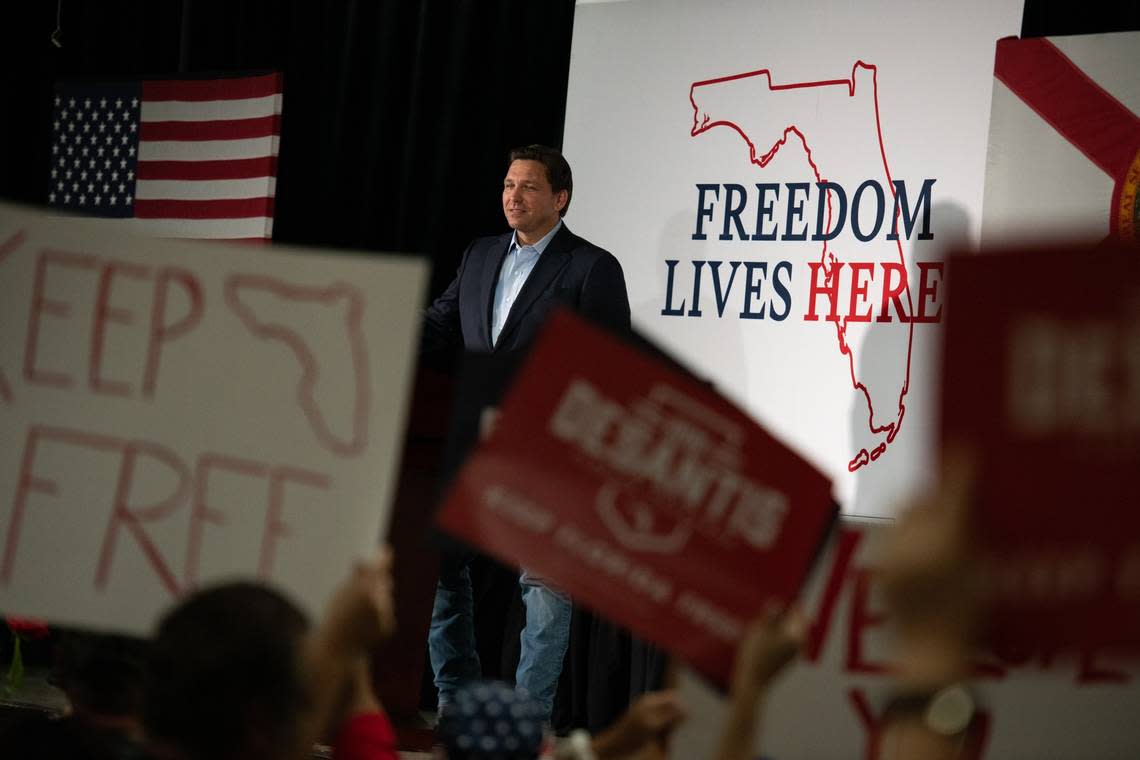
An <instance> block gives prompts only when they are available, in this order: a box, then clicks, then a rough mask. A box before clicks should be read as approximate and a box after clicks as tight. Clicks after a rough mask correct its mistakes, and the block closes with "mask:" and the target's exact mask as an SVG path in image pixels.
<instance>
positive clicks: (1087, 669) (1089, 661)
mask: <svg viewBox="0 0 1140 760" xmlns="http://www.w3.org/2000/svg"><path fill="white" fill-rule="evenodd" d="M1097 655H1098V652H1096V651H1093V650H1085V651H1083V652H1081V665H1080V670H1078V671H1077V683H1078V684H1082V685H1084V684H1094V683H1119V684H1124V683H1131V682H1132V676H1130V675H1128V674H1127V673H1125V672H1124V671H1121V670H1108V669H1107V668H1102V667H1100V666H1099V665H1098V664H1097V661H1096V658H1097Z"/></svg>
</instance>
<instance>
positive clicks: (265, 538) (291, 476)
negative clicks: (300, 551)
mask: <svg viewBox="0 0 1140 760" xmlns="http://www.w3.org/2000/svg"><path fill="white" fill-rule="evenodd" d="M289 481H292V482H294V483H301V484H303V485H307V486H309V487H311V488H320V489H324V490H328V487H329V479H328V477H327V476H326V475H321V474H319V473H315V472H309V471H308V470H298V469H295V468H292V467H274V468H273V471H272V472H271V473H270V475H269V508H268V509H266V510H265V533H264V534H263V535H262V539H261V558H260V559H259V560H258V563H257V574H258V576H259V577H261V578H263V579H266V578H269V577H270V576H271V575H272V573H273V560H274V557H275V555H276V548H277V540H278V539H279V538H282V537H286V536H288V535H289V526H288V525H286V524H285V523H284V522H283V521H282V520H281V510H282V508H283V506H284V501H285V483H286V482H289Z"/></svg>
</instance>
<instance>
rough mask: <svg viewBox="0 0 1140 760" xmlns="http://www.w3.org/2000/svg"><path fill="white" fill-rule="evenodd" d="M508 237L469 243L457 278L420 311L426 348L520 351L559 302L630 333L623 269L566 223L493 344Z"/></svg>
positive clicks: (537, 264) (533, 271) (521, 292)
mask: <svg viewBox="0 0 1140 760" xmlns="http://www.w3.org/2000/svg"><path fill="white" fill-rule="evenodd" d="M511 234H512V233H509V232H508V233H507V234H505V235H496V236H493V237H484V238H478V239H476V240H475V241H474V242H472V243H471V245H469V246H467V250H466V251H464V253H463V259H462V261H460V263H459V271H458V272H457V273H456V275H455V279H454V280H453V281H452V282H451V284H450V285H449V286H448V287H447V290H445V291H444V292H443V294H442V295H441V296H440V297H439V298H437V299H435V301H434V302H433V303H432V305H431V306H429V307H428V308H427V311H426V312H425V313H424V332H423V340H422V346H423V349H424V350H425V351H436V350H451V351H455V350H466V351H481V352H492V351H493V352H495V353H502V352H513V351H519V350H523V349H525V348H527V347H529V345H530V343H531V341H533V340H534V337H535V335H537V333H538V331H539V328H541V326H542V323H543V320H545V319H546V316H547V314H548V313H549V312H550V311H551V309H553V308H554V307H555V306H557V305H559V304H563V305H567V306H569V307H571V308H572V309H574V310H575V311H577V312H578V313H580V314H582V315H583V316H585V317H587V318H588V319H590V320H592V321H594V322H596V323H598V324H601V325H603V326H605V327H609V328H611V329H615V330H617V331H625V330H628V329H629V295H628V294H627V293H626V289H625V276H624V275H623V274H622V270H621V264H619V263H618V260H617V259H616V258H614V257H613V255H612V254H611V253H609V251H605V250H603V249H601V248H599V247H598V246H596V245H594V244H592V243H590V242H589V241H586V240H583V239H582V238H580V237H578V236H577V235H575V234H574V233H573V232H571V231H570V230H569V229H568V228H567V227H566V224H565V223H563V225H562V229H560V230H559V231H558V234H556V235H555V236H554V237H553V238H552V239H551V240H550V243H549V244H548V245H547V246H546V250H544V251H543V252H542V255H541V256H539V257H538V261H537V262H536V263H535V265H534V269H533V270H532V271H531V273H530V276H529V277H527V280H526V282H525V283H524V284H523V287H522V290H520V291H519V295H518V298H516V299H515V302H514V304H513V305H512V306H511V310H510V312H509V314H508V315H507V320H506V322H504V323H503V329H502V331H501V332H500V333H499V340H498V342H497V343H496V344H495V345H494V346H492V345H491V310H492V308H493V305H494V301H495V288H496V287H497V286H498V283H499V270H500V269H501V268H502V265H503V259H505V258H506V255H507V247H508V246H509V245H510V243H511Z"/></svg>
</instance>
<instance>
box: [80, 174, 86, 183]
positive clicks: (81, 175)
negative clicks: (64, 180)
mask: <svg viewBox="0 0 1140 760" xmlns="http://www.w3.org/2000/svg"><path fill="white" fill-rule="evenodd" d="M79 179H81V180H83V181H84V182H86V181H87V172H80V173H79Z"/></svg>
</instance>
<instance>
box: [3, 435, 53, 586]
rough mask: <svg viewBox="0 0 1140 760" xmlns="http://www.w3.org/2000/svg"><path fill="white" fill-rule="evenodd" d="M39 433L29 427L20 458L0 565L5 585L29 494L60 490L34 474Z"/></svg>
mask: <svg viewBox="0 0 1140 760" xmlns="http://www.w3.org/2000/svg"><path fill="white" fill-rule="evenodd" d="M39 433H40V430H39V428H36V427H32V428H29V429H28V437H27V439H26V440H25V442H24V456H23V457H22V458H21V459H20V474H19V477H18V479H17V481H16V498H15V499H13V504H12V517H11V523H10V524H9V525H8V539H7V541H6V542H5V544H4V563H3V566H2V567H0V582H2V583H3V584H4V585H5V586H7V585H8V581H10V580H11V579H12V565H13V563H15V561H16V547H17V546H19V544H20V528H21V527H23V523H24V511H25V510H26V509H27V507H28V494H29V493H31V492H32V491H39V492H40V493H46V494H50V495H52V496H54V495H55V494H56V491H57V490H58V489H57V487H56V484H55V483H54V482H53V481H50V480H44V479H43V478H37V477H35V476H34V475H32V466H33V464H34V463H35V458H36V443H37V440H38V438H39Z"/></svg>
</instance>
